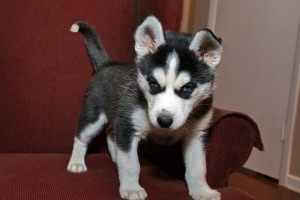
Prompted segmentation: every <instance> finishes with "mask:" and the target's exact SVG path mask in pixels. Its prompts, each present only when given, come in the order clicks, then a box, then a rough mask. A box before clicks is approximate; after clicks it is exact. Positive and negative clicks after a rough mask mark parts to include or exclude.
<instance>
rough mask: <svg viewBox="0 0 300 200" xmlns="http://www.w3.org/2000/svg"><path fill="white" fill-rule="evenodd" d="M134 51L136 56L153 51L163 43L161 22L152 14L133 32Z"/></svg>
mask: <svg viewBox="0 0 300 200" xmlns="http://www.w3.org/2000/svg"><path fill="white" fill-rule="evenodd" d="M134 38H135V51H136V53H137V56H138V57H141V56H144V55H146V54H148V53H155V52H156V51H157V49H158V47H159V46H160V45H162V44H164V43H165V38H164V33H163V29H162V26H161V23H160V22H159V21H158V19H157V18H156V17H154V16H149V17H147V18H146V19H145V21H144V22H143V23H142V24H141V25H140V26H139V27H138V28H137V30H136V32H135V36H134Z"/></svg>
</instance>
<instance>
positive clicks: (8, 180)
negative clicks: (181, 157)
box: [0, 153, 252, 200]
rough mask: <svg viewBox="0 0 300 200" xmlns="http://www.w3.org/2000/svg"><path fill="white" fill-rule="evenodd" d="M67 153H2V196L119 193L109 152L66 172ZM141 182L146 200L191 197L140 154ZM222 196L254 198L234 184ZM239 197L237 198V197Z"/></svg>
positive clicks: (105, 196) (102, 199)
mask: <svg viewBox="0 0 300 200" xmlns="http://www.w3.org/2000/svg"><path fill="white" fill-rule="evenodd" d="M69 157H70V155H68V154H11V153H5V154H0V160H1V165H0V197H1V199H3V200H14V199H16V200H20V199H22V200H26V199H30V200H32V199H39V200H40V199H43V200H47V199H49V200H50V199H51V200H53V199H55V200H60V199H62V200H66V199H71V200H77V199H78V200H79V199H80V200H82V199H89V200H94V199H95V200H96V199H97V200H98V199H99V200H110V199H113V200H114V199H121V198H120V197H119V189H118V188H119V181H118V176H117V167H116V165H115V164H114V163H113V162H112V161H111V158H110V156H109V154H108V153H99V154H88V156H87V158H86V164H87V167H88V172H86V173H80V174H74V173H70V172H67V170H66V166H67V163H68V160H69ZM140 163H141V176H140V177H141V178H140V182H141V185H142V186H143V187H144V188H145V189H146V191H147V193H148V198H147V200H151V199H153V200H154V199H155V200H159V199H167V198H168V199H175V200H176V199H180V200H185V199H186V200H189V199H190V197H189V195H188V191H187V187H186V184H185V182H184V181H182V180H180V179H177V178H175V177H173V176H172V175H170V174H168V173H167V172H164V171H162V170H161V169H159V168H157V167H156V166H155V165H153V164H152V163H151V162H150V161H148V160H146V159H144V158H140ZM219 191H220V192H221V194H222V200H223V199H231V200H234V199H241V197H243V198H242V199H252V198H250V197H248V196H247V195H246V194H244V193H243V192H242V191H239V190H237V189H234V188H223V189H220V190H219ZM234 197H237V198H234Z"/></svg>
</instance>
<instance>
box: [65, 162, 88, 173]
mask: <svg viewBox="0 0 300 200" xmlns="http://www.w3.org/2000/svg"><path fill="white" fill-rule="evenodd" d="M67 170H68V171H69V172H73V173H81V172H86V171H87V167H86V165H85V164H84V163H69V164H68V167H67Z"/></svg>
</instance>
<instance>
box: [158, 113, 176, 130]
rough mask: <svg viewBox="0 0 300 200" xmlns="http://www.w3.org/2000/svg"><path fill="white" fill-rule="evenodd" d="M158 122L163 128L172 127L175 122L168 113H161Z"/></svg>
mask: <svg viewBox="0 0 300 200" xmlns="http://www.w3.org/2000/svg"><path fill="white" fill-rule="evenodd" d="M157 123H158V125H159V126H160V127H162V128H170V126H171V125H172V123H173V119H172V117H170V116H168V115H161V116H159V117H157Z"/></svg>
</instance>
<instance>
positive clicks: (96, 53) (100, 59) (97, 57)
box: [70, 21, 112, 72]
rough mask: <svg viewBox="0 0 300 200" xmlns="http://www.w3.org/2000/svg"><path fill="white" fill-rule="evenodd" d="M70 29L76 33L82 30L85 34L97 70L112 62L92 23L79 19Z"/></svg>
mask: <svg viewBox="0 0 300 200" xmlns="http://www.w3.org/2000/svg"><path fill="white" fill-rule="evenodd" d="M70 31H71V32H74V33H77V32H80V33H81V34H82V35H83V36H84V38H85V44H86V48H87V51H88V54H89V57H90V60H91V62H92V64H93V67H94V70H95V72H96V71H98V70H99V69H101V68H102V67H103V66H106V65H109V64H111V63H112V59H111V58H110V57H109V55H108V54H107V53H106V51H105V49H104V47H103V45H102V42H101V40H100V37H99V35H98V33H97V32H96V30H95V28H94V27H93V26H92V25H90V24H88V23H86V22H84V21H78V22H75V23H74V24H73V25H72V26H71V29H70Z"/></svg>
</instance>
